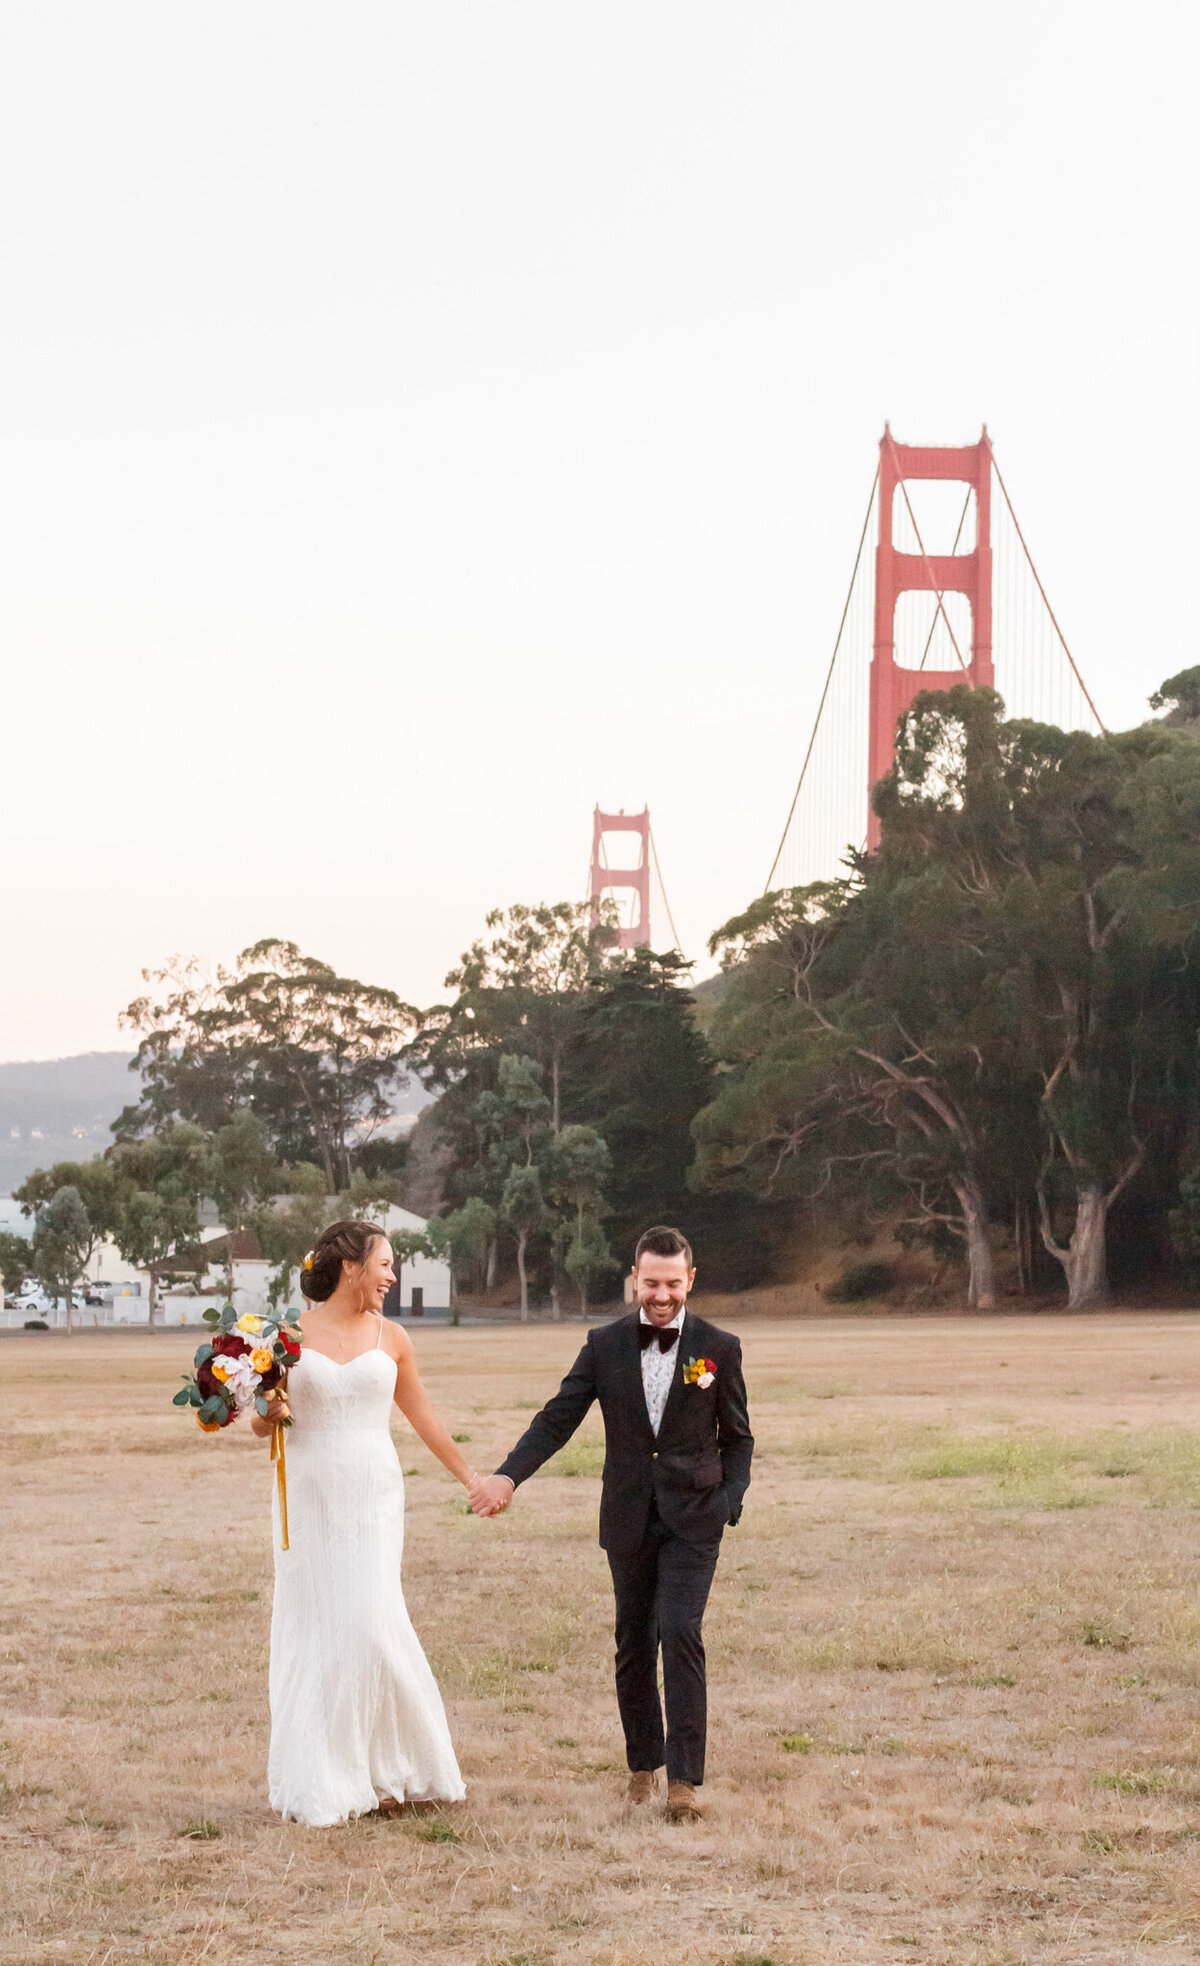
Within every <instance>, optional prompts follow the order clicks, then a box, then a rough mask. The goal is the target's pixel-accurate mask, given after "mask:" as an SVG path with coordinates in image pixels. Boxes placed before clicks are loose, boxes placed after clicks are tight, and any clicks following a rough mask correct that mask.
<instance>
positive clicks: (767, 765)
mask: <svg viewBox="0 0 1200 1966" xmlns="http://www.w3.org/2000/svg"><path fill="white" fill-rule="evenodd" d="M1195 21H1196V13H1195V9H1194V8H1188V7H1185V6H1184V5H1182V4H1181V5H1170V4H1161V0H1150V4H1145V5H1142V6H1139V7H1138V8H1136V9H1130V10H1125V9H1123V10H1121V12H1120V14H1119V15H1118V13H1117V12H1116V11H1115V10H1110V11H1108V12H1103V11H1101V10H1099V9H1097V8H1096V7H1095V6H1094V5H1085V4H1082V0H1078V3H1077V4H1070V5H1063V4H1055V0H1038V4H1036V5H1033V4H1026V3H1025V0H1018V4H1009V5H1007V6H1004V7H987V8H984V7H979V6H976V7H966V8H964V7H963V6H962V5H961V4H954V5H951V4H945V5H941V4H928V0H910V4H908V5H905V6H903V7H898V6H895V5H894V4H890V3H889V4H876V3H875V0H871V4H859V5H853V4H849V5H841V6H832V5H829V4H820V5H816V4H791V5H782V4H775V3H774V0H759V3H758V4H745V5H741V6H734V5H731V4H729V0H724V4H721V5H716V4H711V3H710V0H670V3H668V0H636V4H624V3H623V0H604V4H602V5H601V4H583V3H582V0H579V3H576V0H546V4H532V0H426V3H425V4H424V5H421V6H416V5H412V4H404V0H388V4H376V3H375V0H359V3H358V4H355V0H342V4H339V5H337V6H333V5H324V6H314V5H312V4H296V0H291V4H288V5H286V6H285V5H282V4H263V3H262V0H238V4H237V5H229V4H223V3H222V0H208V4H206V5H205V6H203V7H200V6H190V7H184V6H164V5H162V4H161V0H154V4H141V5H131V4H122V0H106V4H105V5H103V6H96V5H94V4H86V5H84V4H55V0H48V4H46V5H44V6H39V7H24V8H9V9H7V10H6V11H5V17H4V25H3V29H2V30H0V171H2V176H3V183H4V187H5V191H4V196H3V200H2V204H0V266H2V269H3V307H2V310H0V350H2V359H3V370H2V381H0V388H2V391H3V417H2V423H0V647H2V650H3V657H2V659H3V665H4V668H3V674H4V692H3V730H4V740H5V741H4V747H3V748H4V762H5V774H4V778H5V788H6V805H7V813H8V825H7V828H6V833H7V844H8V850H7V853H6V855H5V895H6V901H7V906H6V910H5V915H6V929H7V933H6V935H5V938H4V943H5V960H4V962H3V964H2V965H0V1057H4V1058H29V1057H46V1056H53V1055H57V1054H63V1053H67V1052H72V1051H76V1050H81V1049H85V1048H90V1047H107V1046H110V1045H114V1044H117V1043H120V1042H122V1041H123V1040H122V1038H121V1036H120V1034H119V1032H118V1030H117V1026H116V1015H117V1012H118V1011H119V1009H120V1008H121V1007H122V1006H123V1005H124V1004H125V1003H126V1002H127V1001H128V1000H129V998H130V997H132V996H133V995H134V994H136V992H137V991H138V989H139V987H140V985H139V973H140V971H141V969H142V967H143V966H145V965H154V964H158V963H161V962H162V961H164V960H165V959H166V958H168V957H169V956H170V955H171V954H172V953H173V952H176V951H181V952H188V953H193V952H194V953H198V954H201V955H203V956H206V957H209V958H212V957H226V956H229V955H232V954H233V953H234V952H235V951H236V950H237V949H238V948H240V947H242V946H243V945H244V944H246V943H248V942H250V941H252V940H255V939H257V938H258V937H260V936H263V935H268V934H271V935H282V936H287V937H290V938H293V939H294V940H296V941H298V942H299V943H300V944H301V945H302V946H303V947H304V948H305V949H306V950H308V951H310V952H311V953H313V954H316V955H320V956H322V957H324V958H326V959H327V960H329V961H331V962H333V963H335V964H336V965H337V966H338V967H339V968H342V969H343V970H346V971H348V972H350V973H356V974H359V975H361V976H363V977H365V978H366V979H368V980H370V981H372V982H379V983H386V984H388V985H390V986H392V987H393V988H395V989H397V990H399V991H400V992H401V993H402V994H403V995H405V996H406V997H409V998H410V999H413V1000H415V1001H417V1002H430V1001H433V1000H435V999H436V998H437V997H438V996H439V995H440V994H441V981H442V977H443V975H444V973H445V971H446V969H447V968H448V967H449V965H450V964H451V963H452V962H453V961H454V959H455V958H456V956H457V954H458V952H459V951H460V950H461V949H462V948H463V947H464V946H465V945H466V943H467V942H468V941H469V940H471V939H472V937H473V936H474V935H475V934H477V933H478V932H479V930H480V928H481V926H482V920H483V916H484V913H485V912H486V910H487V909H488V908H489V907H491V906H494V905H497V904H506V903H508V902H511V901H517V900H525V901H537V900H540V899H547V900H554V899H558V898H560V897H563V896H577V895H580V894H581V893H582V890H583V886H584V879H585V874H586V867H587V858H588V849H589V845H590V837H591V812H592V807H593V805H594V803H595V802H596V801H600V802H601V803H602V804H604V805H607V806H611V807H613V808H614V809H615V808H616V807H618V806H621V805H624V806H626V807H628V808H631V809H632V808H635V807H640V806H641V805H642V804H643V803H644V802H646V801H647V800H648V801H649V803H650V806H651V810H652V815H653V822H654V830H655V835H656V838H657V842H658V848H659V852H660V855H661V858H662V863H663V871H664V875H665V877H666V882H667V886H668V890H669V893H670V898H671V902H672V906H673V911H674V915H675V919H676V921H677V923H678V925H679V929H680V932H681V935H682V937H683V940H684V942H685V943H686V945H687V948H688V952H689V953H690V954H693V955H697V956H698V955H700V954H701V952H702V950H703V945H704V942H705V939H706V937H707V936H708V934H709V933H710V931H711V930H712V929H713V928H714V927H716V926H717V925H718V924H719V923H721V922H722V921H724V920H725V919H726V918H727V917H728V916H729V915H730V914H732V913H733V912H735V911H736V910H738V909H740V908H741V907H742V906H744V905H745V903H746V902H747V901H748V900H749V899H750V898H751V896H752V895H753V894H755V893H756V892H757V891H759V890H760V889H761V887H762V884H763V881H764V879H765V877H766V873H767V870H768V867H769V865H770V862H771V858H772V855H773V853H774V850H775V845H776V840H777V837H778V834H779V831H780V828H781V826H782V824H783V820H784V817H785V815H786V812H787V807H788V802H789V800H790V798H791V793H792V789H793V786H794V783H795V778H796V772H797V769H798V765H799V758H800V754H801V751H802V747H803V744H804V741H805V739H806V737H807V732H808V726H809V723H810V721H811V714H812V708H813V703H814V700H815V694H816V691H817V689H818V687H819V683H820V679H821V676H822V674H823V671H824V668H825V664H826V662H827V660H828V655H829V650H830V647H831V645H832V638H833V634H834V631H835V629H836V625H837V616H838V611H839V609H840V606H841V603H842V599H843V595H844V592H845V587H846V582H847V579H848V577H849V570H850V564H851V561H852V559H853V553H854V547H855V543H856V539H857V533H858V528H859V525H860V524H861V520H862V513H863V510H864V507H865V504H866V497H867V492H868V490H869V487H870V482H871V476H872V473H873V471H874V467H875V460H876V455H877V444H878V440H879V436H880V434H881V431H882V428H883V423H884V420H885V418H890V420H891V424H892V429H893V431H894V433H895V434H896V436H897V437H898V438H899V439H900V440H901V441H905V442H910V443H967V442H972V441H974V440H975V439H976V438H977V437H978V434H979V427H980V424H981V423H982V422H984V421H986V422H987V424H988V426H989V429H990V430H991V433H992V436H993V439H994V442H995V445H996V452H997V456H998V457H999V459H1000V461H1001V465H1002V468H1003V469H1004V472H1005V476H1006V478H1007V480H1008V483H1009V487H1010V490H1011V491H1012V493H1013V497H1014V500H1015V502H1016V505H1017V509H1018V513H1019V515H1020V517H1021V520H1022V524H1023V525H1024V527H1025V530H1026V533H1027V536H1028V538H1029V540H1030V543H1031V545H1032V547H1033V550H1034V553H1035V556H1036V557H1037V560H1038V564H1039V568H1040V571H1041V572H1042V574H1043V577H1044V579H1045V580H1046V584H1047V587H1048V588H1049V590H1050V593H1051V596H1052V599H1053V601H1054V605H1055V608H1056V610H1057V611H1058V613H1059V616H1060V619H1061V620H1062V622H1063V625H1064V628H1065V629H1066V631H1067V634H1068V637H1069V639H1070V640H1071V643H1072V646H1073V648H1074V649H1075V651H1076V654H1077V655H1078V657H1079V659H1080V662H1081V665H1082V667H1083V670H1084V673H1085V675H1086V677H1087V680H1088V682H1089V684H1090V686H1091V688H1092V691H1093V694H1094V695H1095V696H1096V698H1097V700H1098V702H1099V705H1100V708H1101V712H1102V714H1103V715H1104V716H1105V718H1106V721H1108V722H1109V723H1110V724H1112V725H1121V724H1123V723H1126V724H1127V723H1131V722H1134V721H1137V720H1138V719H1139V718H1140V717H1141V716H1142V715H1144V714H1145V697H1146V695H1147V694H1148V692H1149V691H1150V690H1151V689H1152V688H1153V687H1154V686H1155V684H1156V683H1157V682H1159V681H1160V680H1161V678H1162V677H1163V676H1164V675H1166V674H1169V673H1171V672H1172V671H1173V670H1175V669H1178V668H1180V667H1183V666H1184V665H1185V664H1187V663H1191V662H1194V661H1200V646H1198V645H1197V639H1196V628H1195V622H1194V619H1193V617H1191V616H1190V615H1189V614H1188V612H1187V608H1188V605H1189V604H1188V602H1187V594H1188V592H1189V591H1190V585H1191V578H1192V568H1193V565H1194V560H1195V539H1196V534H1197V522H1198V520H1200V511H1198V509H1197V508H1198V504H1200V497H1198V493H1197V470H1196V464H1195V452H1196V440H1197V390H1196V355H1197V325H1198V322H1197V314H1198V307H1197V293H1198V285H1200V281H1198V275H1197V257H1198V255H1197V239H1198V237H1200V227H1198V224H1197V217H1198V214H1197V200H1196V188H1197V171H1196V165H1197V155H1196V142H1195V135H1194V127H1195V120H1196V119H1195V114H1194V110H1195V104H1194V96H1193V88H1194V78H1195V73H1196V55H1197V29H1196V26H1195ZM847 768H848V769H851V768H854V769H857V768H858V767H857V766H856V765H854V764H853V761H851V762H850V763H848V767H847ZM656 926H657V928H658V930H659V932H658V933H656V938H655V939H656V941H659V942H664V941H667V940H669V937H667V936H666V934H665V933H663V932H662V929H663V925H662V923H661V921H660V923H659V924H657V925H656Z"/></svg>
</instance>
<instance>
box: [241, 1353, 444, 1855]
mask: <svg viewBox="0 0 1200 1966" xmlns="http://www.w3.org/2000/svg"><path fill="white" fill-rule="evenodd" d="M382 1336H383V1325H382V1322H381V1323H380V1327H379V1337H380V1338H382ZM395 1390H396V1365H395V1361H394V1360H393V1359H391V1358H389V1357H388V1355H387V1353H386V1352H385V1351H383V1350H382V1349H381V1348H380V1344H379V1340H378V1339H377V1340H376V1346H375V1349H374V1351H367V1352H361V1353H360V1354H359V1355H358V1357H357V1358H352V1359H349V1360H348V1361H347V1362H346V1364H345V1365H339V1364H338V1363H337V1362H336V1360H334V1359H331V1358H326V1357H325V1356H324V1355H323V1354H322V1353H320V1352H313V1351H309V1350H308V1349H307V1348H306V1349H305V1350H304V1351H303V1352H302V1353H301V1355H300V1357H299V1359H298V1360H297V1362H296V1364H295V1365H293V1366H292V1368H291V1371H290V1372H289V1374H288V1400H289V1402H290V1405H291V1411H292V1419H293V1421H294V1425H293V1426H291V1427H289V1428H288V1431H287V1491H288V1537H289V1541H290V1544H291V1548H290V1549H287V1550H285V1549H283V1548H282V1547H281V1540H280V1534H279V1503H278V1497H276V1501H275V1538H274V1540H275V1605H274V1611H273V1613H272V1618H271V1750H270V1756H269V1761H268V1775H269V1783H270V1796H271V1807H272V1808H273V1809H276V1810H278V1812H279V1814H280V1815H281V1816H286V1817H291V1818H293V1819H294V1820H295V1821H296V1822H299V1823H306V1824H308V1825H309V1826H310V1827H313V1828H316V1827H319V1826H325V1825H328V1824H331V1823H342V1822H345V1821H346V1819H347V1817H349V1816H354V1815H362V1814H365V1813H366V1812H367V1811H368V1810H371V1809H374V1808H375V1806H376V1804H377V1803H378V1802H379V1800H380V1798H381V1797H383V1796H385V1795H392V1796H395V1797H396V1799H397V1800H398V1801H402V1800H413V1801H417V1800H420V1801H432V1800H435V1799H436V1800H439V1801H447V1802H457V1801H460V1800H461V1798H462V1796H463V1795H464V1794H465V1792H466V1791H465V1790H464V1788H463V1783H462V1777H461V1775H460V1774H459V1772H458V1763H457V1761H456V1760H455V1758H454V1749H453V1747H452V1746H451V1742H450V1730H449V1728H448V1727H447V1725H446V1714H445V1709H444V1708H443V1706H442V1699H441V1694H440V1693H439V1692H438V1689H437V1682H436V1680H435V1679H434V1677H433V1674H432V1672H431V1671H430V1669H429V1664H428V1661H427V1660H426V1658H425V1654H424V1652H423V1651H422V1650H421V1643H420V1640H419V1639H418V1637H417V1635H416V1633H415V1631H414V1630H413V1628H412V1623H411V1621H410V1619H409V1615H408V1611H407V1609H406V1607H405V1603H404V1592H403V1589H402V1588H401V1582H400V1562H401V1557H402V1554H403V1550H404V1476H403V1473H402V1472H401V1468H400V1463H399V1461H398V1460H397V1458H396V1450H395V1448H394V1446H393V1445H392V1437H391V1433H390V1430H389V1423H390V1420H391V1411H392V1397H393V1394H394V1393H395Z"/></svg>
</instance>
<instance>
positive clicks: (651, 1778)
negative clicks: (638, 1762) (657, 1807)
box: [625, 1768, 658, 1809]
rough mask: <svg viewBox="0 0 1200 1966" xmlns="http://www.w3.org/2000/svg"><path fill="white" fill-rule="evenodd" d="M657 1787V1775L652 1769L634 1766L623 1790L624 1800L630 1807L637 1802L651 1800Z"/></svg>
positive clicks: (634, 1806) (633, 1806)
mask: <svg viewBox="0 0 1200 1966" xmlns="http://www.w3.org/2000/svg"><path fill="white" fill-rule="evenodd" d="M657 1787H658V1775H657V1773H656V1771H655V1770H654V1769H652V1768H635V1769H634V1771H633V1773H632V1775H631V1776H630V1777H629V1787H628V1788H627V1789H626V1791H625V1800H626V1802H627V1803H628V1804H629V1806H630V1808H631V1809H632V1808H636V1806H637V1805H638V1803H639V1802H653V1800H654V1791H655V1789H656V1788H657Z"/></svg>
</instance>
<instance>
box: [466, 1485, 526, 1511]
mask: <svg viewBox="0 0 1200 1966" xmlns="http://www.w3.org/2000/svg"><path fill="white" fill-rule="evenodd" d="M516 1492H517V1490H516V1485H515V1483H513V1482H511V1481H510V1480H509V1478H508V1476H507V1475H476V1476H475V1479H474V1481H473V1482H472V1483H471V1486H470V1488H469V1489H468V1490H467V1493H468V1496H469V1497H470V1502H471V1507H472V1509H473V1510H474V1512H475V1514H476V1515H482V1516H493V1515H500V1514H502V1513H503V1511H504V1510H505V1509H506V1508H507V1507H508V1506H509V1504H510V1502H511V1501H512V1498H513V1496H514V1495H515V1494H516Z"/></svg>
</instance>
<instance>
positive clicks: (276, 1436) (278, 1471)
mask: <svg viewBox="0 0 1200 1966" xmlns="http://www.w3.org/2000/svg"><path fill="white" fill-rule="evenodd" d="M271 1459H272V1460H273V1461H274V1463H275V1482H276V1486H277V1487H278V1489H279V1527H280V1530H281V1531H282V1540H283V1547H284V1549H285V1550H286V1549H290V1548H291V1545H290V1544H289V1542H288V1524H287V1456H286V1454H285V1453H284V1450H283V1428H282V1426H278V1427H272V1428H271Z"/></svg>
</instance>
